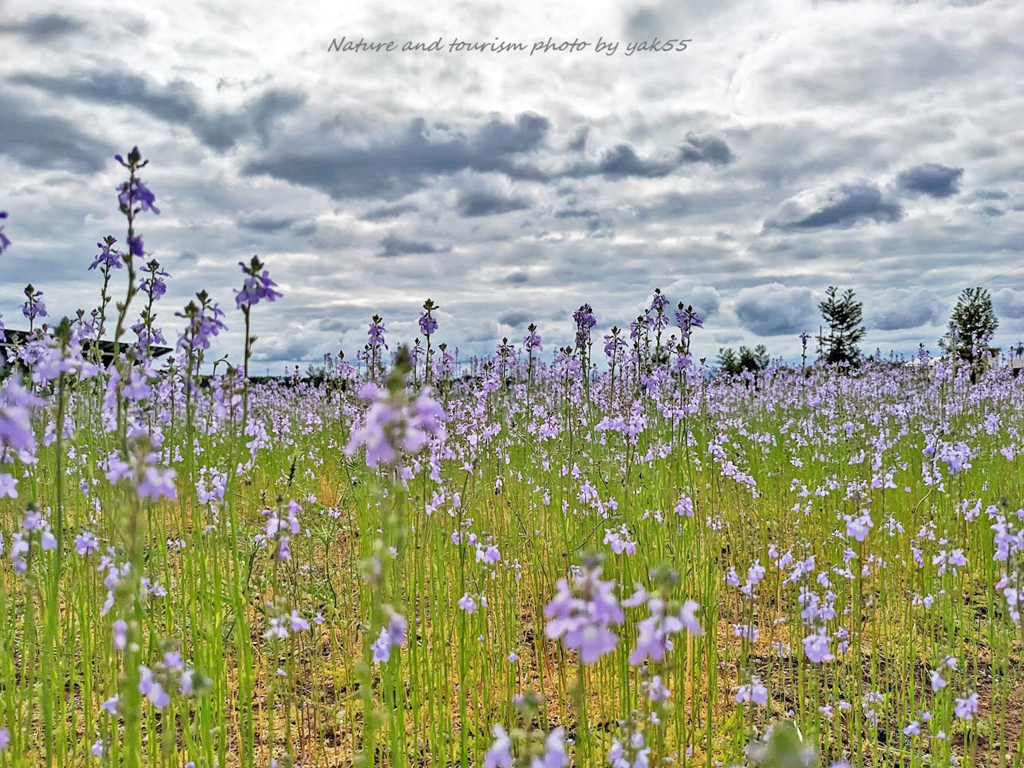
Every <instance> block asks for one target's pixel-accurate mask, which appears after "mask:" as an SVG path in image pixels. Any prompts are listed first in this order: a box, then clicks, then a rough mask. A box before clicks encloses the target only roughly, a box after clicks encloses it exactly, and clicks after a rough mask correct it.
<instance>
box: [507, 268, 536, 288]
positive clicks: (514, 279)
mask: <svg viewBox="0 0 1024 768" xmlns="http://www.w3.org/2000/svg"><path fill="white" fill-rule="evenodd" d="M503 281H504V282H506V283H511V284H512V285H522V284H523V283H527V282H529V281H530V275H529V274H528V273H526V272H523V271H522V270H521V269H517V270H516V271H515V272H510V273H509V274H508V275H506V276H505V277H504V278H503Z"/></svg>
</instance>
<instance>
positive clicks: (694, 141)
mask: <svg viewBox="0 0 1024 768" xmlns="http://www.w3.org/2000/svg"><path fill="white" fill-rule="evenodd" d="M734 159H735V156H734V155H733V153H732V150H731V149H730V148H729V145H728V144H727V143H726V141H725V139H722V138H719V137H717V136H712V135H698V134H695V133H689V134H687V136H686V143H685V144H683V145H682V146H681V147H680V148H679V150H678V152H677V154H676V156H675V157H674V158H670V159H666V160H655V159H650V158H643V157H641V156H640V155H639V154H637V151H636V149H634V148H633V147H632V146H631V145H630V144H618V145H616V146H615V147H613V148H611V149H607V150H605V151H604V153H603V154H602V155H601V158H600V160H598V161H597V162H587V163H575V164H573V165H572V166H570V167H569V168H568V169H567V170H565V171H563V172H561V173H556V174H551V175H550V176H549V178H552V179H554V178H559V177H574V178H579V177H584V176H604V177H605V178H608V179H622V178H626V177H635V178H644V179H660V178H663V177H665V176H668V175H669V174H670V173H672V172H673V171H675V170H677V169H678V168H680V167H681V166H683V165H688V164H693V163H709V164H712V165H726V164H728V163H731V162H733V160H734Z"/></svg>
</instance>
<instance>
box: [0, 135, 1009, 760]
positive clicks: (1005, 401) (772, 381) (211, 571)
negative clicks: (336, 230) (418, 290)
mask: <svg viewBox="0 0 1024 768" xmlns="http://www.w3.org/2000/svg"><path fill="white" fill-rule="evenodd" d="M117 159H118V160H119V161H120V162H121V163H122V165H123V166H124V167H125V168H126V169H127V172H128V181H126V182H124V184H123V185H122V187H121V190H120V195H119V204H120V208H121V212H122V213H123V214H124V215H125V217H126V219H127V230H128V236H127V239H126V244H127V249H126V250H125V251H124V252H122V251H120V250H118V248H117V247H116V241H115V240H114V238H113V237H108V238H105V239H104V241H103V242H102V243H101V244H100V247H101V252H100V254H99V255H98V256H97V257H96V259H95V261H94V262H93V265H92V268H97V269H98V276H99V278H100V279H101V280H102V290H101V299H100V304H99V306H98V308H97V310H96V311H95V312H94V313H92V314H87V313H85V312H82V313H80V314H79V315H78V317H77V319H76V320H74V321H71V320H69V319H67V318H64V319H63V320H62V321H60V322H57V323H54V324H52V325H49V326H46V327H45V328H44V327H42V326H40V323H41V322H42V318H45V317H46V316H47V315H46V310H45V305H44V304H43V297H42V293H41V291H39V290H38V289H35V288H33V286H31V285H30V286H28V287H27V288H26V289H25V296H26V302H25V306H24V308H23V315H24V316H25V317H26V318H27V319H28V322H29V331H28V333H27V334H21V335H19V336H18V337H17V339H18V341H17V342H16V343H10V345H9V347H8V351H9V353H10V356H11V359H10V362H11V365H10V366H9V367H8V368H7V370H6V377H5V378H4V379H3V380H2V381H0V532H2V537H3V538H2V542H0V549H2V558H3V559H2V564H0V767H6V766H18V767H19V768H20V767H22V766H24V767H26V768H27V767H28V766H36V765H47V766H50V765H53V766H58V767H59V768H63V767H64V766H69V767H70V766H84V765H94V764H96V765H104V766H127V767H128V768H137V767H138V766H142V765H147V766H173V767H174V768H180V767H181V766H185V767H186V768H214V766H217V767H218V768H228V767H229V766H232V767H233V766H238V767H240V768H249V767H250V766H269V767H270V768H288V767H289V766H293V765H295V766H298V765H301V766H310V767H313V766H323V767H325V768H326V767H329V766H347V765H355V766H371V765H382V766H396V767H405V766H417V767H419V766H455V765H458V766H470V765H473V766H477V765H479V766H484V768H512V766H517V767H518V766H528V767H529V768H562V767H563V766H566V765H576V766H600V765H612V766H613V768H646V767H647V766H652V765H677V766H708V768H712V767H713V766H721V765H736V764H749V765H762V766H766V767H769V768H770V767H771V766H775V767H776V768H787V767H788V766H797V765H812V764H814V763H815V762H820V763H821V764H822V765H829V764H835V765H856V766H900V767H901V768H902V767H904V766H906V767H911V766H945V765H983V766H1010V765H1021V764H1022V763H1024V736H1022V730H1021V708H1022V706H1024V676H1022V670H1021V651H1022V642H1024V622H1022V619H1021V613H1020V602H1021V599H1022V598H1024V591H1022V584H1021V581H1022V574H1024V533H1022V529H1024V472H1022V469H1024V437H1022V429H1024V378H1022V379H1020V380H1015V379H1013V378H1012V377H1011V375H1010V372H1009V371H1007V370H998V369H995V370H991V371H988V372H987V373H984V374H979V373H978V372H972V371H971V370H970V369H969V368H968V367H967V366H964V365H962V364H960V365H959V366H958V365H956V364H953V363H949V364H947V363H937V364H925V365H904V364H900V363H896V362H893V361H887V360H880V359H868V360H865V361H863V363H862V364H861V365H856V366H853V367H848V368H847V367H836V366H827V365H825V364H823V363H818V364H815V365H811V366H800V367H786V366H782V365H780V364H776V365H772V366H770V367H769V368H768V369H767V370H764V371H761V372H759V373H757V374H751V373H746V374H742V375H737V376H730V375H724V374H721V373H715V372H712V371H709V370H707V369H706V368H705V367H704V366H703V363H702V362H701V363H698V362H697V361H695V360H693V359H692V358H691V356H690V355H689V338H690V334H691V333H692V332H695V331H696V329H699V328H700V327H701V324H700V321H699V319H698V318H697V317H696V316H695V315H694V314H693V313H692V309H690V308H687V309H685V310H684V308H683V305H682V304H680V305H679V312H677V313H675V319H676V326H675V328H670V319H669V316H668V315H667V314H666V313H665V311H664V309H665V305H666V301H667V300H666V299H665V297H664V296H662V295H661V294H660V293H659V292H656V293H655V297H656V298H655V301H654V302H652V306H651V308H650V309H649V310H648V312H647V314H646V315H645V316H643V317H642V318H641V321H640V322H639V323H638V324H637V325H636V326H635V327H634V331H635V332H634V333H633V334H631V338H630V339H629V340H627V339H625V338H624V337H622V336H620V335H619V331H618V330H617V329H613V330H612V333H611V334H609V335H607V336H604V345H603V348H604V352H605V357H604V358H602V359H601V364H600V365H598V363H597V361H596V360H595V359H593V357H592V355H593V354H594V342H595V341H598V338H597V337H598V331H597V330H596V320H595V317H594V314H593V310H592V309H591V308H590V307H589V305H584V306H583V307H580V309H579V310H578V311H577V312H576V313H575V314H574V320H575V323H576V344H575V346H574V347H565V348H562V349H559V350H557V351H555V352H554V354H553V355H550V353H548V355H545V356H544V359H542V356H541V352H542V348H541V344H542V340H541V339H540V337H539V336H538V335H537V334H536V328H535V326H532V325H531V326H530V327H529V333H528V335H526V336H525V337H524V338H523V339H522V342H521V343H515V342H513V343H509V342H507V340H506V341H504V342H503V343H502V344H501V345H500V346H499V347H498V349H497V350H496V351H495V353H494V355H492V356H491V357H489V358H487V359H483V360H481V359H473V360H470V361H463V362H461V363H460V362H459V361H458V360H457V359H456V357H455V356H454V355H453V354H452V353H450V352H449V350H448V349H447V347H446V346H445V345H444V344H438V343H437V341H438V338H443V329H441V331H439V329H438V325H437V321H436V318H435V317H434V316H433V310H434V309H436V306H435V305H433V303H432V302H431V301H430V300H429V299H428V300H427V302H426V303H425V304H424V311H423V314H422V315H421V316H420V318H419V329H420V332H421V336H422V337H423V340H424V343H422V344H421V343H420V340H419V339H417V344H416V345H415V346H414V347H413V349H412V351H410V350H409V348H408V347H398V348H397V350H395V354H394V355H392V354H391V353H390V351H389V350H388V347H387V345H386V342H385V335H386V331H385V327H384V322H383V320H382V319H381V318H380V317H378V316H374V317H373V319H372V321H371V322H370V326H369V331H368V335H367V344H366V347H365V349H364V350H363V351H362V352H361V353H360V354H359V355H358V356H357V359H358V361H359V362H360V365H359V366H358V367H353V366H351V365H349V364H348V363H347V362H341V361H335V360H333V359H328V360H327V361H326V362H325V367H324V368H323V369H322V370H320V371H319V372H318V373H316V375H311V376H309V377H304V378H300V377H298V375H296V377H294V378H292V379H280V380H264V381H262V382H259V383H256V382H255V381H253V380H251V379H249V378H248V368H249V361H250V359H251V358H252V352H253V344H254V342H255V337H254V336H253V335H252V333H251V327H252V326H251V321H252V312H253V311H256V312H264V311H271V312H272V310H267V308H266V306H258V305H265V304H267V303H270V302H273V301H274V300H275V299H277V298H279V297H280V294H279V293H278V292H277V291H275V290H274V286H275V285H276V284H275V283H274V282H273V281H272V280H271V279H270V277H269V274H268V272H267V270H266V269H265V267H264V265H263V264H262V263H261V262H260V260H259V259H258V258H256V257H254V258H253V259H252V261H251V262H249V263H248V264H246V263H242V264H241V267H242V287H241V288H240V289H238V290H236V291H235V304H236V307H235V309H236V311H235V312H233V313H232V314H233V317H231V318H228V317H227V315H226V313H225V312H223V311H221V310H220V309H219V307H218V305H217V304H216V303H215V302H214V300H213V298H212V297H211V296H209V295H208V294H207V293H206V292H200V293H199V294H197V295H196V299H195V300H194V301H192V302H190V303H189V305H188V306H186V307H185V309H184V310H183V311H182V312H179V313H176V317H177V318H179V319H180V320H182V321H183V322H182V325H184V330H183V331H182V332H181V334H180V336H179V337H178V338H177V343H176V344H175V348H174V351H173V354H171V355H168V356H167V357H165V358H164V361H165V362H162V363H161V364H160V365H159V366H158V364H157V362H156V361H155V360H154V353H155V352H156V351H157V347H158V346H159V345H163V344H166V343H167V342H165V341H164V339H163V336H162V334H161V333H160V331H159V329H158V328H157V326H156V325H155V317H156V312H155V309H154V307H155V306H156V302H158V301H159V300H160V298H161V297H162V296H163V295H164V292H165V289H166V288H165V285H164V278H165V277H168V275H167V274H166V273H165V272H164V271H163V270H162V268H161V266H160V264H159V262H157V261H156V260H150V261H149V262H147V263H145V264H143V263H142V259H143V255H144V254H145V251H144V248H143V242H142V235H141V234H140V233H139V231H138V229H137V227H138V224H139V221H138V217H139V216H140V214H142V213H148V212H154V213H155V212H156V209H155V208H153V206H152V203H153V202H154V199H155V198H154V196H153V194H152V192H150V191H149V190H148V189H147V188H146V187H145V185H144V184H143V183H142V182H141V180H140V179H139V177H138V175H137V173H138V171H139V170H140V169H142V168H143V167H145V165H146V163H145V162H143V161H142V159H141V155H140V154H139V152H138V150H137V149H136V150H133V152H132V153H131V154H129V155H128V161H127V162H125V161H124V159H123V158H121V157H118V158H117ZM0 218H5V216H0ZM8 246H10V241H9V240H8V239H7V238H6V236H4V238H3V239H2V240H0V252H2V251H3V250H4V249H5V248H7V247H8ZM14 247H16V245H15V246H14ZM122 270H123V271H122ZM120 275H125V276H126V277H127V280H126V281H125V282H124V286H125V287H124V289H123V290H124V291H125V293H124V294H121V293H120V291H121V288H120V287H119V286H120V285H121V283H122V278H121V277H120ZM115 293H116V294H117V295H118V296H121V295H123V296H124V298H123V299H115V298H114V295H115ZM658 301H660V302H661V303H660V304H659V303H657V302H658ZM133 317H138V321H137V322H134V324H133V321H132V318H133ZM226 319H227V320H228V321H229V322H231V324H232V325H236V324H237V325H240V327H241V328H244V331H245V336H244V339H245V341H244V350H243V354H242V356H241V360H242V361H243V362H242V364H241V366H239V368H228V369H227V370H226V371H225V370H224V368H223V367H221V369H220V371H219V372H218V371H217V370H216V366H214V369H215V375H213V376H212V377H209V376H202V375H200V373H201V372H205V371H207V370H208V369H209V361H204V357H206V356H207V355H208V354H212V353H210V352H209V350H210V348H211V342H212V340H213V339H214V337H216V336H217V335H218V334H219V333H220V332H221V331H222V330H224V328H225V320H226ZM129 330H130V331H131V332H132V333H134V338H133V339H132V344H131V345H128V344H125V345H124V346H123V348H122V347H121V346H118V344H119V343H120V342H122V341H125V340H127V339H129V338H131V336H130V335H129ZM662 331H665V335H666V336H667V337H669V334H671V336H670V337H669V338H666V339H665V343H664V344H663V343H662V341H663V339H662ZM439 333H440V336H439ZM109 336H112V337H113V341H114V342H115V343H114V344H110V345H108V346H107V347H105V348H104V347H103V346H102V345H100V344H97V343H95V342H96V341H97V340H100V339H106V338H108V337H109ZM12 337H13V335H12ZM803 341H804V343H805V344H806V341H807V338H806V337H803ZM392 345H394V341H392ZM104 349H106V351H107V352H108V353H109V355H108V357H107V358H104V357H103V351H104ZM600 349H601V345H600V343H598V350H600ZM933 363H934V361H933Z"/></svg>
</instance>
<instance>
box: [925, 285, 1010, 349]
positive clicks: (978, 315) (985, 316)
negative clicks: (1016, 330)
mask: <svg viewBox="0 0 1024 768" xmlns="http://www.w3.org/2000/svg"><path fill="white" fill-rule="evenodd" d="M998 327H999V321H998V320H997V319H996V313H995V312H994V311H993V309H992V297H991V296H989V294H988V291H987V290H986V289H984V288H981V287H977V288H967V289H966V290H964V292H963V293H961V294H960V298H959V299H957V302H956V306H955V307H953V314H952V315H950V318H949V326H948V330H947V332H946V335H945V336H944V337H943V338H942V339H940V340H939V345H940V346H941V347H942V349H943V350H945V351H946V352H947V353H949V354H951V355H955V356H956V357H958V358H960V359H961V360H965V361H966V362H968V363H970V364H971V365H972V366H973V365H975V363H977V362H978V360H979V358H980V355H981V352H982V351H983V350H984V348H985V347H986V346H988V343H989V342H990V341H992V335H993V334H994V333H995V332H996V328H998Z"/></svg>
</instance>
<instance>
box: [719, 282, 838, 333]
mask: <svg viewBox="0 0 1024 768" xmlns="http://www.w3.org/2000/svg"><path fill="white" fill-rule="evenodd" d="M817 306H818V305H817V303H816V302H815V301H814V296H813V294H812V293H811V289H810V288H787V287H786V286H784V285H782V284H781V283H769V284H767V285H759V286H757V287H756V288H744V289H742V290H741V291H739V292H738V293H737V294H736V306H735V310H736V317H737V318H738V319H739V321H740V325H741V326H742V327H743V328H746V329H747V330H748V331H750V332H752V333H755V334H757V335H758V336H782V335H795V334H799V333H801V332H802V331H805V330H807V329H808V328H809V327H811V326H812V325H814V324H815V323H816V320H817Z"/></svg>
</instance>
